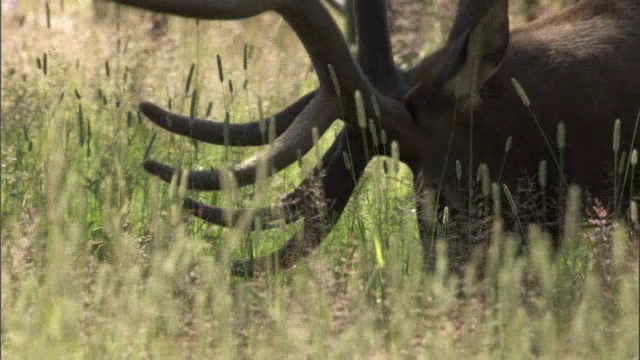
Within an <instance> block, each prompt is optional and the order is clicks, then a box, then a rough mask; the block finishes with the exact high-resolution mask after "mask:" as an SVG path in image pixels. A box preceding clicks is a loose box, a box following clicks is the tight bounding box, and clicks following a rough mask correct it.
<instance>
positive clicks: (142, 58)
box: [1, 2, 640, 359]
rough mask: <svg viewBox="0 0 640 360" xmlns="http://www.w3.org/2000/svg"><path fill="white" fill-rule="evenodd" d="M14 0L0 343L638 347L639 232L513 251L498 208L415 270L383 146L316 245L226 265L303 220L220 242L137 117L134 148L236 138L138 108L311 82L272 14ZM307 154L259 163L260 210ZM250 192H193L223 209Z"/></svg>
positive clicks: (131, 347)
mask: <svg viewBox="0 0 640 360" xmlns="http://www.w3.org/2000/svg"><path fill="white" fill-rule="evenodd" d="M87 3H88V2H87ZM26 6H27V7H26V8H25V9H23V10H24V11H26V19H25V21H24V25H23V26H22V27H21V26H19V24H18V23H17V20H12V19H11V18H9V17H3V23H2V37H3V38H2V50H3V59H2V61H3V64H2V139H1V140H2V153H1V156H2V158H1V160H2V175H1V176H2V178H1V180H2V194H1V195H2V206H1V226H2V228H1V230H2V258H1V263H2V284H1V285H2V339H1V342H2V355H3V356H6V357H7V358H26V359H39V358H73V357H77V358H114V357H127V358H150V357H154V358H177V359H182V358H231V357H239V356H250V357H256V358H270V357H274V358H281V357H296V358H297V357H302V358H304V357H314V358H398V357H419V358H438V359H440V358H463V357H473V358H494V357H502V358H525V357H539V358H606V359H632V358H637V357H638V337H639V336H640V334H639V330H638V321H637V319H638V316H639V309H638V306H639V305H638V292H639V284H638V265H637V264H638V243H637V241H635V240H631V241H630V239H629V229H628V228H627V227H626V225H625V224H623V223H618V222H615V223H613V224H612V225H609V224H605V225H602V226H600V227H596V228H594V229H588V230H584V231H580V232H579V233H578V234H574V236H572V239H571V241H570V242H568V239H567V244H570V246H565V247H563V248H561V250H560V251H559V252H557V253H553V252H552V250H551V243H550V239H549V238H548V236H547V235H546V234H544V233H542V231H541V230H540V228H539V227H536V226H532V227H529V228H528V229H526V232H527V233H528V239H529V240H528V243H529V247H528V248H527V249H526V250H525V251H524V252H523V251H520V250H519V243H518V240H517V239H516V238H515V237H513V236H512V235H510V234H505V233H504V232H503V231H502V230H501V229H502V223H501V221H499V220H496V221H494V222H493V225H492V229H493V231H492V235H491V239H490V242H489V243H488V244H486V245H485V246H484V247H478V248H477V249H471V250H470V252H471V255H470V259H471V260H470V261H469V262H468V264H462V265H460V264H455V265H457V266H451V265H452V264H450V261H451V262H453V261H454V260H452V259H450V258H449V257H448V256H447V254H448V252H450V250H451V248H452V247H453V246H454V245H455V244H451V243H447V242H445V241H443V240H442V239H436V240H437V241H435V242H434V251H435V254H436V255H435V259H436V261H435V266H434V271H430V272H424V271H422V268H423V259H422V249H421V243H420V241H419V238H418V229H417V225H416V222H415V213H414V212H413V211H412V209H413V207H414V201H413V192H412V186H411V179H410V174H409V171H408V170H407V169H406V168H405V167H404V166H400V168H399V172H397V173H396V172H395V171H393V169H394V166H393V164H391V163H390V164H388V166H387V168H388V169H391V170H392V171H389V172H385V171H384V170H383V168H384V167H383V164H382V162H383V161H389V162H391V159H390V158H389V159H384V160H382V159H381V160H379V161H375V162H373V163H372V164H371V165H370V166H369V168H368V169H367V172H366V174H365V176H364V179H363V181H362V184H361V185H360V186H359V187H358V188H357V190H356V194H355V195H354V196H353V198H352V199H351V203H350V205H349V206H348V208H347V210H346V211H345V213H344V214H343V216H342V217H341V219H340V221H339V222H338V224H337V225H336V227H335V228H334V230H333V231H332V232H331V233H330V234H329V236H328V237H327V238H326V239H325V241H324V244H323V246H322V248H321V249H320V250H319V251H316V252H315V253H314V254H313V255H312V256H311V257H309V258H308V259H306V260H304V261H302V262H300V263H299V264H298V265H297V266H296V267H295V268H294V269H292V270H290V271H287V272H284V273H280V274H277V275H266V276H264V277H260V278H258V279H255V280H246V279H236V278H231V277H230V275H229V266H230V263H231V261H232V260H233V259H237V258H242V257H247V253H248V251H249V250H250V249H251V250H252V251H253V252H255V253H256V254H266V253H269V252H270V251H272V250H274V249H276V248H277V247H278V245H280V244H281V243H282V242H283V241H284V240H285V239H286V238H288V237H289V236H291V235H293V234H295V233H296V231H298V230H299V227H300V226H299V225H300V224H294V225H291V226H288V227H286V228H283V229H278V230H270V231H262V232H256V233H253V234H251V235H248V236H238V237H236V236H231V235H232V232H230V231H228V230H223V229H220V228H217V227H211V226H206V225H203V224H202V223H201V222H200V221H198V220H195V219H193V218H191V217H188V216H185V215H184V213H183V212H182V210H181V207H180V199H181V195H182V194H184V189H178V188H176V186H175V185H165V184H162V183H161V182H160V181H158V180H157V179H155V178H152V177H151V176H149V175H147V174H146V173H145V172H144V171H143V170H142V169H141V167H140V163H141V161H142V159H143V157H144V153H145V151H146V150H147V144H148V142H149V140H150V139H151V138H152V136H153V133H157V138H156V141H155V143H154V145H153V147H152V149H151V156H152V157H153V158H155V159H158V160H161V161H165V162H168V163H172V164H179V165H180V166H182V167H185V168H190V167H197V166H201V167H209V166H219V165H225V164H226V165H228V164H231V163H237V162H239V161H241V160H242V159H244V158H245V157H247V156H249V155H250V154H251V152H252V151H253V150H238V149H225V148H223V147H213V146H209V145H204V144H197V145H196V144H195V143H194V142H192V141H191V140H188V139H185V138H180V137H177V136H173V135H170V134H168V133H167V132H164V131H162V130H160V129H158V128H154V127H153V126H151V124H150V123H149V122H147V121H146V120H144V119H139V115H138V113H137V111H136V104H137V102H138V101H140V100H142V99H146V100H151V101H156V102H157V103H159V104H161V105H163V106H168V103H169V101H171V106H172V108H173V110H174V111H176V112H181V113H189V112H190V111H191V109H192V105H191V104H192V99H193V97H194V89H197V91H196V97H197V101H196V106H195V112H196V113H197V114H199V115H200V116H204V115H205V113H206V111H207V108H208V105H209V103H210V102H211V103H212V110H211V115H210V116H209V117H210V118H212V119H213V118H215V119H219V120H220V119H224V116H225V113H226V112H229V114H230V118H231V121H233V122H239V121H243V120H246V119H255V118H257V117H258V113H259V110H258V102H259V100H258V99H259V98H260V99H261V100H260V101H261V102H262V107H263V111H264V112H265V113H273V112H275V111H277V110H278V109H280V108H281V107H283V106H285V105H286V104H288V103H289V102H291V101H293V100H294V99H296V98H297V97H299V96H301V95H303V94H304V93H306V92H307V91H309V90H311V89H313V87H314V86H315V81H316V80H315V78H314V76H313V73H312V72H310V70H309V62H308V58H307V57H306V55H305V54H304V51H303V49H302V47H301V45H300V44H299V42H298V40H297V39H296V38H295V36H294V35H293V34H292V32H291V31H290V30H289V29H288V27H287V25H286V24H285V23H283V22H281V21H280V20H279V19H278V18H277V17H275V16H272V15H266V16H261V17H259V18H256V19H252V20H248V21H243V22H200V23H198V24H196V23H195V22H194V21H187V20H182V19H177V18H172V19H171V22H170V31H169V36H168V37H165V38H160V39H153V38H152V37H151V36H150V35H148V34H147V32H146V30H147V26H148V25H147V23H146V22H145V20H140V18H139V14H140V13H138V12H133V13H125V14H123V18H122V20H121V25H120V27H119V29H117V26H116V25H115V20H113V21H114V23H112V24H108V23H106V22H105V23H94V22H93V20H92V19H91V15H90V14H89V11H88V10H87V6H88V4H85V3H80V4H78V3H67V4H66V8H65V12H64V13H61V11H60V9H59V7H58V5H57V4H53V3H52V5H51V18H50V22H51V29H47V26H46V19H45V13H44V9H43V7H42V6H40V5H38V4H36V3H35V2H34V3H33V4H27V5H26ZM245 42H246V43H248V44H250V45H251V46H249V47H250V48H252V49H253V50H252V53H251V56H250V60H249V65H248V68H247V71H246V72H245V71H244V70H243V66H242V63H243V60H242V58H243V49H244V46H245V45H244V44H245ZM45 53H46V54H47V61H46V62H47V65H46V74H45V71H44V69H45V68H44V54H45ZM216 54H219V55H220V56H221V62H222V66H223V69H224V80H225V81H224V82H222V83H221V82H220V81H219V78H218V69H217V59H216ZM192 64H195V68H194V73H193V75H192V80H191V83H190V85H189V89H187V90H186V88H187V86H186V83H187V78H188V77H189V71H190V68H191V66H192ZM245 79H246V80H247V84H248V85H247V87H246V89H245V88H244V86H243V83H244V82H245ZM229 80H231V81H232V83H233V88H234V91H233V93H231V90H230V86H229ZM80 109H82V110H80ZM339 126H340V125H339V124H337V123H336V125H335V126H334V128H331V129H330V130H329V131H327V133H326V134H325V136H324V137H323V138H321V140H320V147H321V149H323V150H324V149H326V148H327V147H328V145H329V144H330V142H331V140H332V139H333V137H334V136H335V135H334V134H335V133H336V131H337V130H338V129H339ZM607 136H608V135H607ZM314 161H315V154H314V152H313V151H312V152H310V153H309V155H307V156H306V157H305V158H304V160H303V166H302V167H299V166H297V165H296V166H292V167H291V168H290V169H287V170H286V171H285V172H284V173H282V174H278V175H276V176H274V177H273V178H272V179H270V180H269V186H267V187H266V188H267V190H268V191H267V195H268V196H264V199H263V200H261V203H260V204H259V205H267V204H269V203H271V202H272V201H273V200H274V199H275V198H277V196H278V194H283V193H285V192H286V191H290V190H291V189H292V188H293V186H294V185H295V184H297V183H298V182H299V181H300V180H301V179H302V178H303V176H304V175H305V174H307V173H308V172H309V171H310V170H311V168H312V166H313V164H314ZM251 190H252V189H251V188H250V189H248V190H242V191H235V192H232V191H226V192H223V193H221V194H218V193H211V194H195V193H194V194H192V195H194V196H198V198H200V199H202V200H203V201H207V202H210V203H217V204H232V205H235V206H241V205H242V204H247V202H248V201H251V198H252V193H251ZM260 198H261V199H262V198H263V197H262V196H261V197H260ZM502 206H503V207H504V208H506V206H507V205H506V204H503V205H502ZM569 216H571V217H573V218H576V216H577V214H569ZM444 230H445V231H438V232H437V233H438V234H441V235H443V236H444V234H446V231H447V230H446V229H444ZM232 239H237V241H231V240H232ZM247 239H250V240H251V241H252V246H251V247H249V246H247V241H246V240H247ZM454 267H455V268H457V269H461V270H460V271H458V272H452V271H451V270H450V269H451V268H454Z"/></svg>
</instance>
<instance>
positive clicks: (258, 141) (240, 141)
mask: <svg viewBox="0 0 640 360" xmlns="http://www.w3.org/2000/svg"><path fill="white" fill-rule="evenodd" d="M315 93H316V92H315V91H312V92H310V93H308V94H306V95H304V96H303V97H301V98H299V99H298V100H296V101H295V102H294V103H293V104H291V105H289V106H288V107H287V108H285V109H284V110H281V111H280V112H278V113H277V114H275V115H273V118H274V119H275V135H276V136H280V135H281V134H282V133H283V132H285V130H287V128H288V127H289V126H290V125H291V124H292V123H293V121H294V120H295V119H296V117H297V116H298V115H299V114H300V113H301V112H302V110H304V108H305V107H306V106H307V105H308V104H309V103H310V102H311V99H313V97H314V95H315ZM140 111H141V112H142V113H143V114H144V115H145V116H146V117H147V118H149V119H150V120H151V121H152V122H153V123H155V124H156V125H158V126H160V127H161V128H163V129H165V130H168V131H171V132H172V133H174V134H178V135H183V136H187V137H190V138H192V139H195V140H200V141H204V142H206V143H209V144H216V145H225V136H224V134H225V127H226V128H227V131H228V138H227V141H228V143H227V145H229V146H260V145H266V144H268V141H269V139H268V138H267V136H265V134H268V133H269V132H268V131H264V132H263V131H261V129H260V127H261V123H263V124H264V125H265V126H266V128H265V130H266V129H267V128H268V127H269V126H271V124H270V122H269V121H268V120H267V118H265V119H262V120H256V121H250V122H247V123H242V124H225V123H222V122H216V121H209V120H205V119H197V118H192V117H189V116H185V115H180V114H176V113H172V112H169V111H167V110H164V109H163V108H161V107H159V106H158V105H155V104H152V103H150V102H146V101H144V102H142V103H140Z"/></svg>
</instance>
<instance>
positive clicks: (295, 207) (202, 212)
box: [183, 197, 303, 231]
mask: <svg viewBox="0 0 640 360" xmlns="http://www.w3.org/2000/svg"><path fill="white" fill-rule="evenodd" d="M295 200H296V202H293V203H286V202H285V201H284V200H281V203H282V204H281V205H280V207H277V206H274V207H265V208H259V209H255V212H254V214H253V217H254V220H255V219H259V220H260V221H259V222H256V221H252V225H251V227H250V230H252V231H253V230H266V229H272V228H276V227H280V226H282V225H286V224H291V223H292V222H294V221H296V220H298V219H299V218H300V216H302V210H301V208H300V202H301V201H302V200H303V199H301V198H300V199H295ZM183 207H184V209H185V210H188V211H190V212H191V214H192V215H193V216H195V217H198V218H200V219H202V220H204V221H206V222H208V223H210V224H213V225H218V226H230V227H234V226H236V225H237V223H238V220H239V219H240V217H241V216H242V215H243V214H244V213H245V211H246V210H244V209H241V210H229V209H225V208H221V207H217V206H209V205H207V204H204V203H202V202H199V201H196V200H193V199H191V198H188V197H187V198H185V199H184V203H183ZM258 223H259V224H260V227H257V226H256V225H257V224H258Z"/></svg>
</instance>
